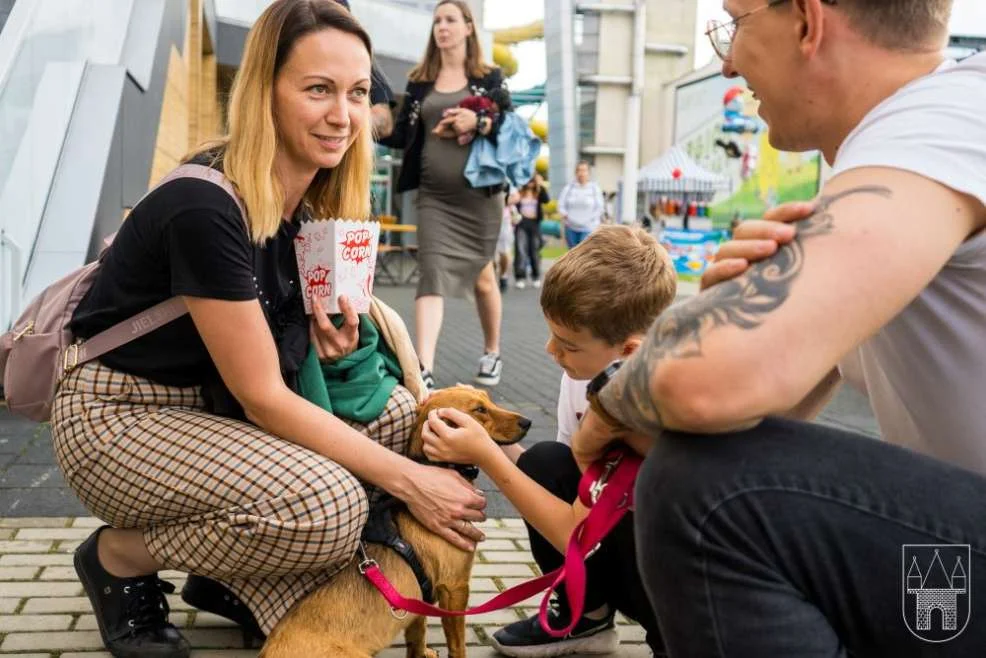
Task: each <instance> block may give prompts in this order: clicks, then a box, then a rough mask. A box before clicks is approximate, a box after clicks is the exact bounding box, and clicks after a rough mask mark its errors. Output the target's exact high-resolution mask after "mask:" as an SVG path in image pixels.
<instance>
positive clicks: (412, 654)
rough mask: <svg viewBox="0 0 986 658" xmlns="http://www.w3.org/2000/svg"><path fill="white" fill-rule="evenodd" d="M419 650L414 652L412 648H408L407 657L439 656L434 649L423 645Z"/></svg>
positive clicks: (424, 657) (427, 657)
mask: <svg viewBox="0 0 986 658" xmlns="http://www.w3.org/2000/svg"><path fill="white" fill-rule="evenodd" d="M421 651H422V652H421V653H416V652H414V651H413V650H412V649H408V652H407V658H439V655H438V652H437V651H435V650H434V649H429V648H428V647H425V648H424V649H422V650H421Z"/></svg>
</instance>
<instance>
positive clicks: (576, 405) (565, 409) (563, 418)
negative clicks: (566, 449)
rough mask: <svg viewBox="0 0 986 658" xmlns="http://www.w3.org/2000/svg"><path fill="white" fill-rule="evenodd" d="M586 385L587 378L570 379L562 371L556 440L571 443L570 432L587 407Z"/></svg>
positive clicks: (566, 443)
mask: <svg viewBox="0 0 986 658" xmlns="http://www.w3.org/2000/svg"><path fill="white" fill-rule="evenodd" d="M588 387H589V380H588V379H572V378H571V377H569V376H568V375H566V374H564V373H562V376H561V389H560V390H559V391H558V440H559V441H561V442H562V443H564V444H565V445H569V446H570V445H572V434H574V433H575V430H577V429H578V427H579V422H580V421H581V420H582V415H583V414H584V413H585V410H586V409H587V408H588V407H589V401H588V400H586V399H585V390H586V389H587V388H588Z"/></svg>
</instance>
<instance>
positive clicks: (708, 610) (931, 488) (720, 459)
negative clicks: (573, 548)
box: [635, 419, 986, 658]
mask: <svg viewBox="0 0 986 658" xmlns="http://www.w3.org/2000/svg"><path fill="white" fill-rule="evenodd" d="M984 432H986V428H984ZM983 440H986V435H984V437H983ZM636 496H637V498H636V515H635V523H636V537H637V547H638V555H639V560H638V563H639V566H640V573H641V575H642V577H643V579H644V586H645V587H646V589H647V593H648V596H649V598H650V601H651V603H652V604H653V606H654V610H655V611H656V613H657V617H658V620H659V624H660V628H661V631H662V634H663V637H664V641H665V644H666V645H667V647H668V651H669V654H670V655H671V656H674V658H690V657H696V658H716V657H724V658H767V657H769V658H788V657H794V656H797V657H798V658H815V657H819V658H820V657H822V656H824V657H826V658H829V657H833V656H854V657H865V658H904V657H907V656H949V657H953V656H954V657H956V658H959V657H962V658H964V657H966V656H968V657H970V658H972V657H981V656H986V478H984V477H982V476H980V475H978V474H975V473H972V472H969V471H965V470H962V469H959V468H956V467H953V466H950V465H947V464H945V463H942V462H939V461H936V460H933V459H930V458H927V457H924V456H921V455H918V454H915V453H912V452H909V451H906V450H903V449H900V448H897V447H895V446H892V445H890V444H887V443H884V442H881V441H878V440H875V439H871V438H867V437H863V436H859V435H855V434H851V433H848V432H843V431H840V430H836V429H832V428H829V427H825V426H821V425H813V424H807V423H798V422H794V421H786V420H779V419H768V420H766V421H764V422H763V423H762V424H761V425H760V426H758V427H756V428H754V429H751V430H748V431H744V432H738V433H734V434H728V435H719V436H699V435H688V434H682V433H672V432H669V433H665V434H664V435H662V436H661V437H660V438H659V439H658V440H657V441H656V442H655V444H654V448H653V449H652V451H651V453H650V454H649V455H648V457H647V460H646V461H645V463H644V466H643V468H642V470H641V472H640V476H639V478H638V480H637V488H636ZM961 544H968V545H969V547H970V558H971V559H968V560H967V559H963V560H962V567H961V569H956V568H955V565H956V562H957V558H956V552H955V550H956V549H952V550H951V552H949V549H943V550H944V551H945V563H944V565H943V566H944V569H943V570H942V569H939V570H938V572H937V573H938V576H939V577H938V578H937V579H936V578H934V577H933V576H929V574H931V573H932V572H934V567H933V564H932V563H933V558H932V552H933V549H928V548H920V549H914V548H912V547H909V548H907V549H906V550H905V545H961ZM915 550H917V551H919V552H918V553H915ZM957 550H958V554H961V552H962V550H964V549H957ZM915 557H917V560H916V561H915V562H918V561H919V563H918V567H917V571H912V569H911V568H910V567H911V566H913V564H914V563H915V562H912V560H914V558H915ZM966 562H971V564H966ZM942 572H944V577H946V578H949V577H951V576H959V578H958V579H956V580H951V581H950V582H948V583H946V584H945V585H941V578H942ZM963 573H964V575H965V576H966V580H961V576H962V575H963ZM907 575H910V576H912V579H911V580H910V581H909V582H908V581H907V578H906V576H907ZM932 580H936V582H937V584H935V585H932ZM908 584H910V585H911V586H913V587H914V589H915V590H918V589H920V590H922V592H923V593H924V595H928V596H931V597H932V598H930V599H927V598H926V599H925V600H926V601H929V600H933V599H934V596H937V594H936V593H935V592H931V591H930V589H931V588H932V587H934V588H937V589H938V590H940V591H939V592H938V594H942V590H948V591H944V596H945V599H946V600H945V602H944V603H943V602H942V599H938V606H937V607H938V610H935V611H932V612H931V614H930V622H931V627H932V633H929V632H924V634H925V635H931V634H933V631H936V630H937V631H939V632H940V631H941V629H942V622H943V612H942V610H944V609H946V608H947V607H948V605H949V603H948V601H947V598H948V596H949V594H951V595H952V596H953V600H958V601H959V602H960V604H959V605H958V613H959V615H958V620H957V627H956V628H957V630H959V631H961V632H959V633H958V635H957V637H955V638H954V639H951V640H949V641H945V642H939V643H931V642H926V641H924V640H922V639H919V638H918V637H916V636H915V634H912V632H911V631H910V630H909V629H908V625H907V623H905V615H907V616H908V617H909V618H910V619H911V621H910V624H911V625H912V626H915V627H916V626H917V623H916V619H915V617H916V609H917V607H918V603H917V596H918V592H917V591H913V592H908V591H907V587H908ZM961 585H966V586H967V590H966V593H965V594H961V593H960V594H958V595H957V596H956V595H955V593H956V591H958V590H959V587H960V586H961ZM925 588H928V589H925ZM963 596H967V597H968V599H967V600H966V601H965V602H964V604H965V605H966V606H971V614H970V615H969V619H968V624H967V625H965V627H964V630H963V623H964V621H965V620H964V614H963V613H964V611H965V610H968V609H970V608H969V607H964V606H963V605H962V597H963ZM949 634H950V633H944V635H945V636H947V635H949ZM940 636H941V633H939V637H940Z"/></svg>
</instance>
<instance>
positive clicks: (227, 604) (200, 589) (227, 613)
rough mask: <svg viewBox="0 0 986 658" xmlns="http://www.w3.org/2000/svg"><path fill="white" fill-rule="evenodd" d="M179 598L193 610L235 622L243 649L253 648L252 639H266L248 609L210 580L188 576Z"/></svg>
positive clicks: (235, 597)
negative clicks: (238, 627)
mask: <svg viewBox="0 0 986 658" xmlns="http://www.w3.org/2000/svg"><path fill="white" fill-rule="evenodd" d="M181 598H182V600H183V601H184V602H185V603H187V604H188V605H190V606H192V607H193V608H198V609H199V610H202V611H204V612H211V613H212V614H214V615H219V616H220V617H225V618H226V619H229V620H230V621H233V622H236V623H237V624H238V625H239V626H240V629H241V630H242V631H243V647H244V648H245V649H252V648H253V641H254V639H259V640H260V641H261V642H263V641H264V640H265V639H267V635H266V634H264V632H263V631H262V630H261V629H260V624H258V623H257V620H256V618H255V617H254V616H253V613H252V612H250V609H249V608H247V607H246V605H244V603H243V602H242V601H240V599H239V598H237V596H236V595H235V594H233V592H231V591H230V590H229V588H227V587H226V586H225V585H223V584H221V583H218V582H216V581H215V580H212V579H211V578H206V577H205V576H196V575H194V574H189V575H188V580H186V581H185V587H183V588H182V590H181Z"/></svg>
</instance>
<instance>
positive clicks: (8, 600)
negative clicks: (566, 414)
mask: <svg viewBox="0 0 986 658" xmlns="http://www.w3.org/2000/svg"><path fill="white" fill-rule="evenodd" d="M98 525H99V521H98V520H97V519H93V518H87V517H80V518H72V517H43V518H37V517H18V518H6V519H0V655H5V656H6V655H10V656H19V657H20V658H28V657H30V658H109V655H110V654H109V653H107V652H105V651H103V650H102V642H101V640H100V637H99V631H98V630H97V627H96V618H95V617H94V616H93V614H92V608H91V607H90V605H89V600H88V599H87V598H86V597H85V594H84V593H83V591H82V585H81V584H79V581H78V579H77V578H76V576H75V571H74V569H73V568H72V566H71V565H72V555H71V552H72V551H73V550H74V549H75V547H76V546H77V545H78V544H79V543H80V542H81V541H82V540H83V539H85V538H86V537H87V536H88V535H89V533H90V532H92V530H93V528H95V527H97V526H98ZM481 526H482V527H483V529H484V532H485V533H486V535H487V537H488V539H487V540H486V542H484V544H483V546H482V549H481V550H480V551H479V553H478V559H477V562H476V565H475V567H474V569H473V578H472V582H471V589H472V595H471V597H470V604H471V605H476V604H478V603H480V602H482V601H485V600H486V599H488V598H490V597H491V596H493V594H494V593H495V592H498V591H501V590H502V589H505V588H507V587H510V586H512V585H515V584H517V583H520V582H521V581H523V580H526V579H528V578H530V577H532V576H534V575H535V574H536V573H537V571H536V567H535V565H534V563H533V560H532V558H531V556H530V551H529V545H528V542H527V533H526V531H525V530H524V528H523V525H522V523H521V521H520V520H519V519H505V520H495V519H492V520H489V521H487V522H485V523H483V524H481ZM161 577H162V578H164V579H166V580H168V581H170V582H172V583H174V584H175V585H176V586H177V587H178V590H179V591H180V590H181V587H182V585H183V583H184V579H185V574H182V573H180V572H176V571H168V572H164V573H162V574H161ZM168 600H169V603H170V605H171V610H172V612H171V619H172V621H173V622H174V623H175V624H176V625H178V626H179V627H181V628H183V629H184V632H185V635H186V637H188V639H189V641H190V642H191V643H192V645H193V646H194V647H195V650H194V651H193V653H192V656H193V658H248V657H250V658H253V657H255V656H256V655H257V650H256V649H246V648H244V647H243V642H242V639H241V637H240V633H239V631H238V629H236V628H235V627H234V626H233V625H232V624H231V622H228V621H227V620H225V619H222V618H221V617H217V616H215V615H210V614H208V613H203V612H197V611H196V610H195V609H193V608H190V607H189V606H187V605H186V604H185V603H184V602H183V601H182V600H181V599H180V598H179V597H178V596H177V595H170V596H168ZM538 603H539V600H538V599H537V598H536V597H535V598H534V599H529V600H527V601H524V602H522V603H521V604H519V605H518V606H516V607H513V608H509V609H506V610H500V611H497V612H492V613H489V614H485V615H479V616H476V617H470V618H469V621H468V626H467V630H466V638H467V643H468V645H469V656H470V657H473V656H475V657H476V658H492V657H493V656H495V655H498V654H496V653H495V652H494V651H493V650H492V649H490V648H489V647H488V646H487V645H486V641H487V638H488V637H489V636H490V634H492V633H493V632H494V631H495V630H496V629H498V628H499V627H500V626H502V625H503V624H505V623H510V622H512V621H516V620H517V619H521V618H523V617H527V616H528V615H531V614H534V613H535V612H536V609H537V605H538ZM619 622H620V623H619V624H618V625H617V631H618V632H619V635H620V638H621V640H622V644H621V647H620V650H619V652H618V653H616V654H614V655H616V656H625V657H627V658H644V657H645V656H649V655H650V651H649V650H647V648H646V646H645V645H644V644H643V640H644V634H643V630H642V629H641V628H640V627H639V626H637V625H636V624H631V623H629V622H627V621H626V620H624V619H620V620H619ZM428 641H429V644H430V646H432V647H435V648H441V647H443V646H444V641H445V640H444V636H443V635H442V629H441V626H440V624H439V622H438V620H430V623H429V626H428ZM402 642H403V640H402V639H401V640H400V642H397V643H395V645H394V647H392V648H390V649H386V650H384V651H383V652H381V653H380V654H379V656H381V658H403V657H404V655H405V653H404V649H403V644H402ZM440 653H441V654H442V655H445V652H444V651H440ZM298 658H305V657H303V656H299V657H298Z"/></svg>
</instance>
